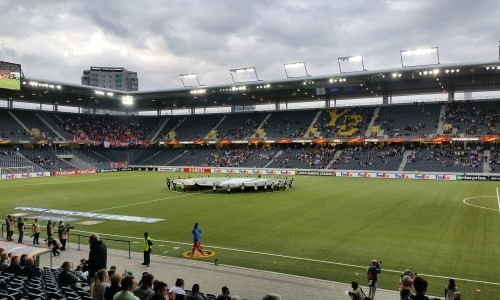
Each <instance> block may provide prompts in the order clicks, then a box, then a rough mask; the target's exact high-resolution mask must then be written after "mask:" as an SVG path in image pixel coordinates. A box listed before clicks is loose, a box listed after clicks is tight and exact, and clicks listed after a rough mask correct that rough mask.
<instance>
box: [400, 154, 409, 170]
mask: <svg viewBox="0 0 500 300" xmlns="http://www.w3.org/2000/svg"><path fill="white" fill-rule="evenodd" d="M410 154H411V150H406V151H405V152H404V153H403V160H402V161H401V164H400V165H399V168H398V172H401V171H403V170H404V169H405V166H406V163H407V162H408V156H409V155H410Z"/></svg>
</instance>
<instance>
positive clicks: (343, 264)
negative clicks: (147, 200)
mask: <svg viewBox="0 0 500 300" xmlns="http://www.w3.org/2000/svg"><path fill="white" fill-rule="evenodd" d="M73 231H76V232H81V233H88V234H92V233H97V234H99V236H103V235H105V236H111V237H119V238H126V239H136V240H137V239H139V240H142V239H143V238H140V237H132V236H124V235H116V234H107V233H99V232H90V231H82V230H73ZM155 241H157V242H162V243H171V244H177V245H188V246H190V247H191V246H192V243H184V242H176V241H166V240H155ZM204 247H206V248H215V249H220V250H227V251H235V252H241V253H249V254H257V255H265V256H271V257H279V258H288V259H293V260H302V261H309V262H317V263H322V264H331V265H337V266H344V267H352V268H358V269H363V270H365V269H366V265H364V266H358V265H353V264H346V263H340V262H334V261H327V260H319V259H312V258H304V257H297V256H289V255H282V254H274V253H266V252H258V251H250V250H243V249H235V248H226V247H218V246H212V245H204ZM179 248H180V247H174V249H175V250H177V249H179ZM164 253H165V252H164ZM383 272H390V273H397V274H401V272H402V270H390V269H383ZM419 274H420V275H423V276H427V277H434V278H441V279H449V278H451V277H450V276H441V275H431V274H422V273H419ZM454 278H455V279H456V280H460V281H467V282H475V283H482V284H488V285H496V286H500V283H497V282H489V281H481V280H473V279H466V278H456V277H454Z"/></svg>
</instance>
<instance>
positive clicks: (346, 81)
mask: <svg viewBox="0 0 500 300" xmlns="http://www.w3.org/2000/svg"><path fill="white" fill-rule="evenodd" d="M493 90H500V61H498V60H495V61H485V62H480V63H466V64H437V65H428V66H418V67H404V68H396V69H386V70H375V71H360V72H351V73H339V74H332V75H323V76H308V77H302V78H289V79H282V80H270V81H254V82H246V83H234V84H233V83H232V84H223V85H216V86H199V87H183V88H178V89H165V90H154V91H138V92H122V91H115V90H109V89H102V88H96V87H90V86H82V85H76V84H68V83H63V82H55V81H51V80H46V79H36V78H30V77H24V79H23V80H22V84H21V90H20V91H14V90H0V95H1V96H3V97H5V98H8V99H12V100H17V101H26V102H34V103H40V104H49V105H53V104H58V105H68V106H80V107H85V108H96V109H109V110H117V111H148V110H161V109H176V108H202V107H216V106H217V107H220V106H250V105H259V104H273V103H284V102H304V101H322V100H325V99H344V100H348V99H358V100H359V98H370V97H383V96H384V95H385V96H391V95H392V96H401V95H415V94H436V93H447V92H448V91H454V92H472V91H493ZM124 97H126V98H127V99H129V100H130V99H131V100H132V101H133V105H132V106H126V105H124V104H123V100H124Z"/></svg>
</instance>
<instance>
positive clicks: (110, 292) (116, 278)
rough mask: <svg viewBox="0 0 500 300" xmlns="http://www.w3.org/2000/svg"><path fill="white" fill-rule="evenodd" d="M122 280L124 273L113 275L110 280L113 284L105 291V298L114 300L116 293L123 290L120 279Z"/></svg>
mask: <svg viewBox="0 0 500 300" xmlns="http://www.w3.org/2000/svg"><path fill="white" fill-rule="evenodd" d="M121 280H122V275H121V274H118V273H115V274H113V275H111V278H110V282H111V285H110V286H109V287H107V288H106V291H105V292H104V299H105V300H113V297H114V296H115V295H116V293H118V292H120V291H121V289H122V288H121V287H120V281H121Z"/></svg>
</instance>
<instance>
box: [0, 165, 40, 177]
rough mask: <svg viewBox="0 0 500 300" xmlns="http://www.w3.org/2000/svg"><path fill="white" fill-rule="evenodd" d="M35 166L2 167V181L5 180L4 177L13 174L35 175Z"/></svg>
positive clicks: (0, 169)
mask: <svg viewBox="0 0 500 300" xmlns="http://www.w3.org/2000/svg"><path fill="white" fill-rule="evenodd" d="M33 172H35V171H34V167H33V166H24V167H1V168H0V179H2V178H3V175H12V174H24V173H33Z"/></svg>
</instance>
